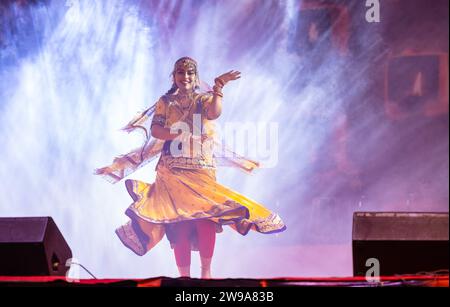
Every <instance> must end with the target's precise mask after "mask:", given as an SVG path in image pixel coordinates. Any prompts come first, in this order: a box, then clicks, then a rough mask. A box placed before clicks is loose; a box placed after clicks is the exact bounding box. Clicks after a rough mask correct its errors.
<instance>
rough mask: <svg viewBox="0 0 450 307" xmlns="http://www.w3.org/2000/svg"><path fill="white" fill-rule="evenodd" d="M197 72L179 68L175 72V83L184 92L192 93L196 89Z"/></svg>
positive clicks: (191, 69)
mask: <svg viewBox="0 0 450 307" xmlns="http://www.w3.org/2000/svg"><path fill="white" fill-rule="evenodd" d="M195 77H196V75H195V70H194V69H193V68H184V67H179V68H177V69H176V70H175V74H174V79H175V80H174V81H175V84H176V86H177V87H178V88H179V89H180V90H181V91H183V92H190V91H193V90H194V87H195Z"/></svg>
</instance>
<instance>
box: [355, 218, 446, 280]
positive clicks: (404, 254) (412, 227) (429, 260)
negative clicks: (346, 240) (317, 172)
mask: <svg viewBox="0 0 450 307" xmlns="http://www.w3.org/2000/svg"><path fill="white" fill-rule="evenodd" d="M448 232H449V229H448V213H424V212H422V213H412V212H355V213H354V214H353V242H352V243H353V274H354V275H355V276H365V275H366V272H367V271H368V270H369V268H371V267H373V263H370V261H369V263H366V262H367V260H368V259H370V258H375V259H377V260H378V263H379V272H380V276H392V275H396V274H416V273H421V272H434V271H438V270H448V267H449V264H448V263H449V245H448Z"/></svg>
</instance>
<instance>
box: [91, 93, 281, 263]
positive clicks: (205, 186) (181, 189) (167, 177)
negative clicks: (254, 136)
mask: <svg viewBox="0 0 450 307" xmlns="http://www.w3.org/2000/svg"><path fill="white" fill-rule="evenodd" d="M211 99H212V96H211V95H210V94H195V95H194V96H193V97H192V103H191V104H190V105H189V106H188V107H186V108H185V109H183V107H182V106H181V103H179V101H177V97H176V96H174V95H165V96H163V97H161V98H160V99H159V100H158V102H157V103H156V105H155V109H154V114H153V117H152V120H151V125H160V126H162V127H166V128H170V127H172V126H173V125H176V124H177V123H180V122H181V123H184V125H185V127H187V126H188V127H189V129H190V131H197V132H198V131H200V133H201V134H202V135H203V138H202V140H201V141H199V142H200V144H197V145H198V146H200V148H201V149H202V150H201V151H200V154H196V155H193V153H192V152H193V150H194V147H195V145H192V148H190V149H188V151H187V152H189V153H190V154H189V155H186V156H174V155H172V152H171V151H170V150H169V148H170V145H171V142H170V141H165V142H163V143H162V148H161V142H159V143H156V144H153V146H152V147H153V148H152V149H151V150H149V151H152V150H153V151H154V148H155V147H158V144H159V148H158V150H160V152H161V155H160V158H159V161H158V163H157V166H156V172H157V174H156V179H155V182H154V183H146V182H142V181H139V180H133V179H128V180H126V181H125V185H126V188H127V190H128V193H129V194H130V196H131V197H132V199H133V203H132V204H131V205H130V206H129V207H128V209H127V210H126V214H127V215H128V216H129V217H130V219H131V220H130V222H128V223H127V224H125V225H123V226H121V227H119V228H118V229H117V230H116V233H117V235H118V236H119V238H120V239H121V241H122V242H123V243H124V245H125V246H127V247H128V248H130V249H131V250H132V251H134V252H135V253H136V254H138V255H144V254H145V253H146V252H147V251H148V250H150V249H151V248H152V247H154V246H155V245H156V244H157V243H158V242H160V240H161V239H162V238H163V237H164V235H166V236H167V238H168V239H169V241H170V242H171V244H172V247H173V244H174V242H176V233H175V232H174V231H173V229H174V227H173V226H174V223H178V222H185V221H194V220H198V219H208V220H210V221H213V222H215V224H216V232H221V231H222V226H223V225H229V226H230V227H231V228H232V229H234V230H235V231H237V232H239V233H240V234H242V235H246V234H247V233H248V232H249V231H250V230H255V231H257V232H260V233H266V234H267V233H275V232H281V231H283V230H285V229H286V226H285V225H284V223H283V221H282V220H281V218H280V217H279V216H278V215H277V214H276V213H274V212H271V211H270V210H268V209H267V208H265V207H264V206H263V205H261V204H259V203H257V202H255V201H254V200H251V199H249V198H247V197H245V196H244V195H241V194H239V193H238V192H236V191H233V190H231V189H230V188H228V187H226V186H224V185H221V184H219V183H218V182H217V181H216V161H215V160H216V159H215V156H214V150H213V147H214V137H215V131H214V126H213V121H211V120H208V119H207V116H206V111H207V107H208V105H209V103H210V102H211ZM147 151H148V150H147ZM152 154H154V152H152ZM135 156H137V154H136V153H135ZM130 157H132V155H130ZM130 157H126V158H127V159H123V161H120V160H117V159H116V160H117V161H116V160H115V162H116V164H115V165H114V164H113V165H111V166H110V167H107V168H103V169H102V171H100V172H99V171H98V172H97V173H98V174H99V173H101V174H102V175H105V172H106V173H108V174H107V175H110V176H113V174H112V173H113V172H112V170H116V169H117V168H120V167H119V166H118V165H121V164H120V163H119V162H121V163H122V162H123V163H130V162H129V161H134V160H133V159H132V158H130ZM122 158H123V157H122ZM125 160H126V161H125ZM131 165H132V164H131ZM115 168H116V169H115ZM116 174H118V173H117V172H116ZM121 175H122V176H123V175H124V174H123V172H122V173H121ZM120 178H121V177H120ZM137 221H139V222H140V223H142V222H144V223H145V224H146V227H145V231H143V230H142V229H141V228H140V227H139V225H138V223H137ZM192 229H193V232H192V234H191V242H192V249H193V250H196V249H197V246H196V245H197V244H196V242H197V238H196V233H195V231H194V227H193V228H192Z"/></svg>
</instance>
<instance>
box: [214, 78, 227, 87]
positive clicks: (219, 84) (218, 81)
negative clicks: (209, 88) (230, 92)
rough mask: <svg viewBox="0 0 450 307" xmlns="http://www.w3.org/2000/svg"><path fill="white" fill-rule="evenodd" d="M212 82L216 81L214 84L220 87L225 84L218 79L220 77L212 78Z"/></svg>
mask: <svg viewBox="0 0 450 307" xmlns="http://www.w3.org/2000/svg"><path fill="white" fill-rule="evenodd" d="M214 83H216V85H217V86H219V87H220V88H222V87H224V86H225V81H223V80H222V79H220V78H216V79H214ZM217 83H218V84H217Z"/></svg>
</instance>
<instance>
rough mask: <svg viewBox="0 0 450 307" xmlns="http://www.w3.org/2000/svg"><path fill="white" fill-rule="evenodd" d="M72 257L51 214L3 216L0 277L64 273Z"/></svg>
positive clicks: (1, 223) (0, 236)
mask: <svg viewBox="0 0 450 307" xmlns="http://www.w3.org/2000/svg"><path fill="white" fill-rule="evenodd" d="M70 258H72V251H71V250H70V248H69V246H68V245H67V243H66V241H65V240H64V238H63V236H62V234H61V232H59V230H58V227H56V224H55V222H54V221H53V219H52V218H51V217H21V218H0V276H49V275H59V276H64V275H65V274H66V272H67V270H68V269H69V267H66V261H67V259H70Z"/></svg>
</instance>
